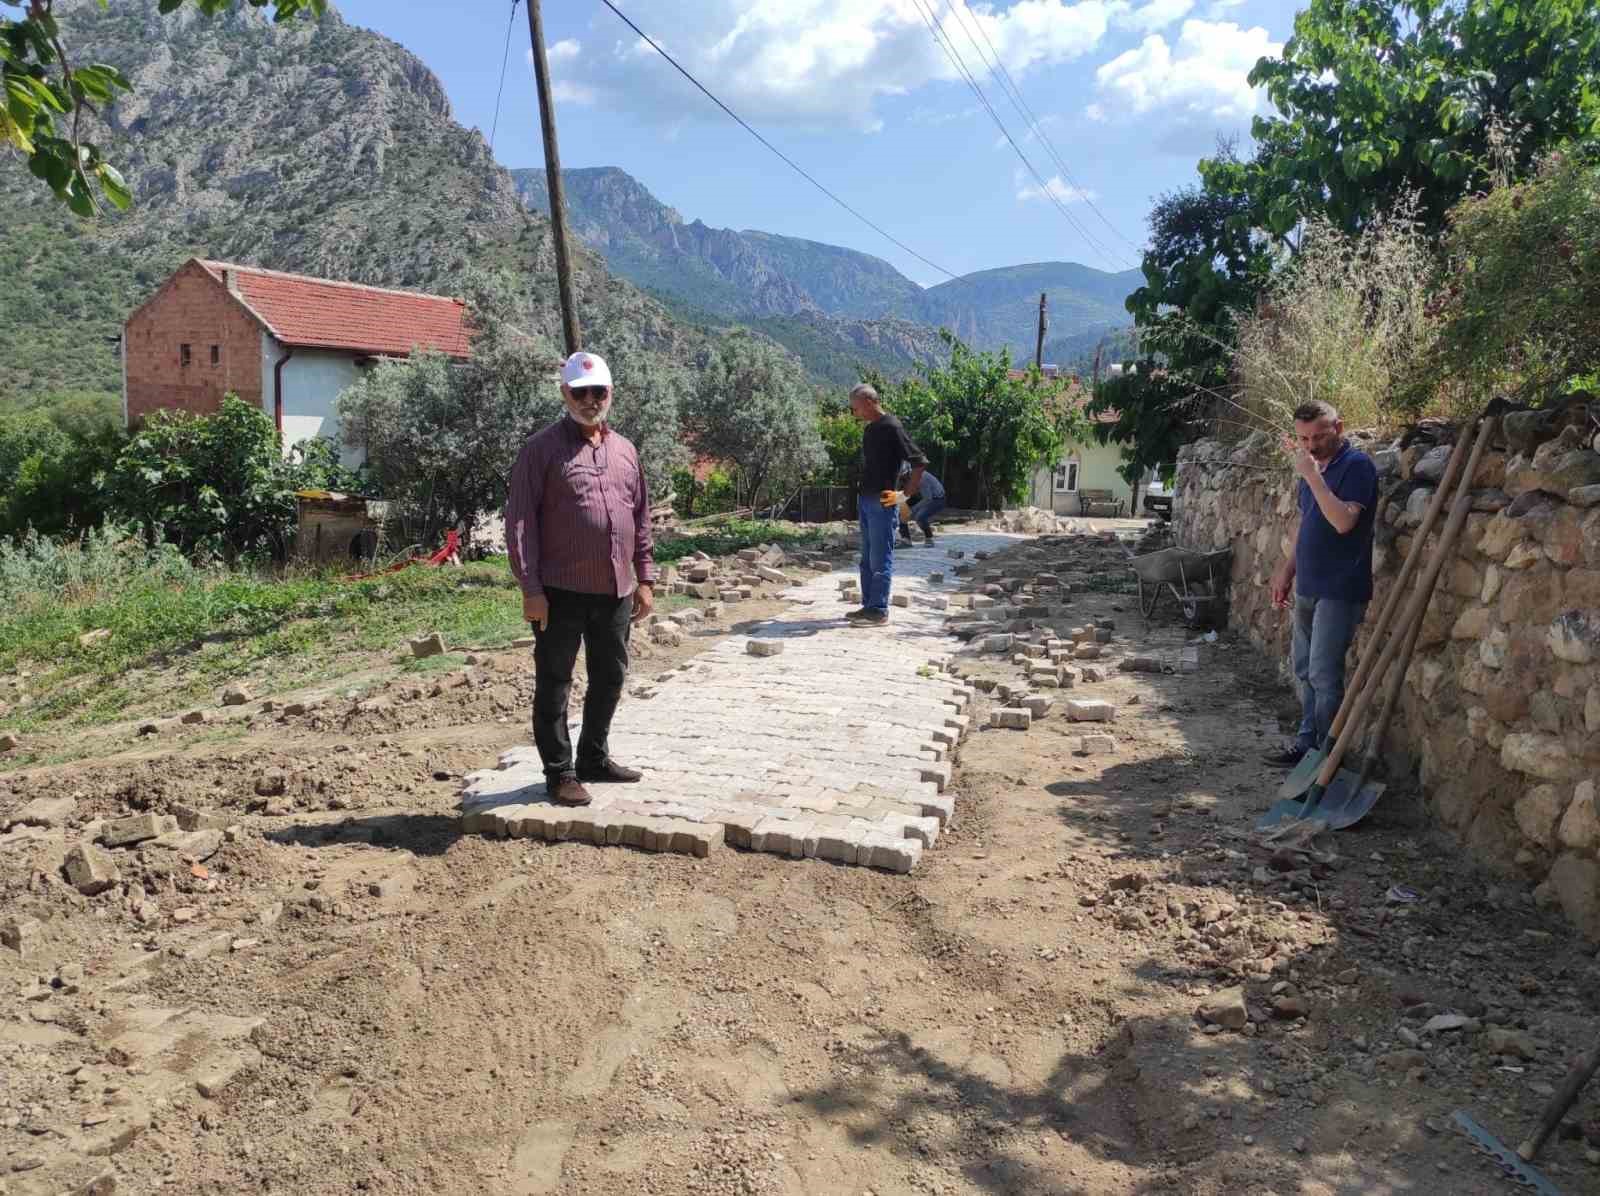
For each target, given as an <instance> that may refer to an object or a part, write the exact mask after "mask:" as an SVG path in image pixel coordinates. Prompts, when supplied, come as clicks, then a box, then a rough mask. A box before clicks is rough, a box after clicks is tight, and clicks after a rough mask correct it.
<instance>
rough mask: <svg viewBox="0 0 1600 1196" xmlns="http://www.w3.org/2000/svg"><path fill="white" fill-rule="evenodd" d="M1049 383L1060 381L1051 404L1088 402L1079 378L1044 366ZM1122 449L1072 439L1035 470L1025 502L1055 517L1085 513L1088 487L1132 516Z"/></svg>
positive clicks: (1107, 419)
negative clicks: (1123, 473) (1124, 478)
mask: <svg viewBox="0 0 1600 1196" xmlns="http://www.w3.org/2000/svg"><path fill="white" fill-rule="evenodd" d="M1040 372H1041V373H1043V374H1044V376H1045V378H1046V379H1047V380H1048V381H1052V382H1054V383H1056V385H1055V387H1054V389H1053V390H1052V391H1051V393H1050V396H1049V399H1048V402H1050V403H1053V404H1062V403H1068V404H1072V405H1074V406H1077V407H1080V408H1081V407H1082V406H1083V405H1084V404H1085V403H1087V402H1088V401H1089V392H1088V391H1086V390H1085V389H1084V388H1083V384H1082V383H1081V382H1079V380H1078V379H1077V377H1076V376H1075V375H1072V374H1068V373H1065V372H1062V371H1059V370H1057V369H1056V367H1054V366H1045V367H1044V368H1043V369H1042V370H1041V371H1040ZM1027 376H1028V374H1027V371H1025V370H1012V371H1011V378H1012V380H1013V381H1021V380H1023V379H1024V378H1026V377H1027ZM1094 418H1095V420H1096V422H1099V423H1116V421H1117V417H1116V415H1114V414H1110V413H1104V412H1103V413H1101V414H1100V415H1098V416H1095V417H1094ZM1121 469H1122V449H1121V447H1120V446H1119V445H1115V444H1101V443H1100V442H1099V441H1098V440H1090V441H1088V442H1087V443H1081V444H1080V443H1075V442H1068V443H1067V444H1064V445H1062V447H1061V454H1060V456H1059V457H1057V458H1056V460H1054V461H1045V462H1042V463H1041V464H1040V465H1039V466H1038V468H1036V469H1035V470H1034V471H1033V477H1032V478H1031V479H1029V483H1028V497H1027V500H1026V502H1027V505H1028V506H1030V507H1037V508H1039V509H1040V510H1041V511H1051V512H1053V513H1055V514H1057V515H1078V514H1081V513H1082V507H1083V495H1084V492H1085V491H1088V492H1094V491H1101V492H1105V493H1107V494H1109V496H1110V501H1111V502H1113V503H1120V504H1121V510H1122V513H1123V514H1124V515H1132V514H1134V511H1133V487H1132V486H1130V485H1128V483H1127V482H1126V481H1124V480H1123V478H1122V474H1121V473H1120V472H1119V471H1120V470H1121Z"/></svg>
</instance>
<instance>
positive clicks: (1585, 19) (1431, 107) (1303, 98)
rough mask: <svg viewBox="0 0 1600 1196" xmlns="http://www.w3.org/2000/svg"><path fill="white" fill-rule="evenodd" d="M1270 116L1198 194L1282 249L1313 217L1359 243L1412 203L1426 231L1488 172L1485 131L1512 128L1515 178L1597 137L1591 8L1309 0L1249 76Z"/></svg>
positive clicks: (1554, 0) (1209, 167)
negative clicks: (1416, 202) (1251, 149)
mask: <svg viewBox="0 0 1600 1196" xmlns="http://www.w3.org/2000/svg"><path fill="white" fill-rule="evenodd" d="M1250 82H1251V84H1252V85H1253V86H1257V87H1265V88H1266V90H1267V94H1268V95H1269V96H1270V97H1271V99H1272V102H1273V104H1274V105H1275V106H1276V107H1277V109H1278V115H1276V116H1271V117H1258V118H1257V119H1256V121H1255V123H1254V126H1253V130H1252V136H1253V137H1254V138H1255V140H1256V142H1257V144H1258V145H1259V146H1260V153H1259V154H1258V155H1257V156H1256V157H1255V159H1254V160H1253V161H1251V162H1250V163H1248V164H1246V163H1238V162H1231V163H1230V162H1214V163H1210V164H1207V163H1202V164H1201V174H1202V176H1203V177H1205V178H1206V182H1207V185H1208V187H1211V188H1213V189H1215V190H1217V191H1219V192H1221V193H1223V194H1228V195H1237V196H1242V197H1245V198H1247V199H1248V202H1249V206H1250V220H1251V223H1252V224H1253V225H1255V226H1257V227H1261V228H1265V229H1267V230H1268V231H1270V232H1271V234H1272V235H1273V236H1275V237H1279V238H1284V237H1287V236H1288V235H1289V234H1290V232H1291V231H1292V230H1293V229H1294V228H1295V227H1296V226H1297V225H1298V224H1299V223H1300V221H1302V220H1304V219H1306V218H1308V217H1312V216H1318V215H1321V216H1324V217H1326V218H1327V219H1328V220H1329V221H1331V222H1332V223H1333V224H1334V225H1335V226H1336V227H1338V228H1341V229H1343V230H1344V231H1346V232H1355V231H1358V230H1359V229H1360V228H1361V226H1362V225H1363V224H1365V223H1366V222H1367V221H1368V220H1370V219H1371V218H1372V217H1373V216H1374V215H1376V214H1377V213H1380V212H1385V211H1388V210H1390V209H1392V208H1394V207H1395V206H1396V205H1397V204H1399V203H1400V201H1401V200H1402V199H1403V198H1404V197H1405V196H1407V195H1411V194H1416V195H1418V196H1420V198H1421V208H1420V211H1419V213H1418V214H1419V217H1420V219H1421V220H1422V223H1423V225H1424V227H1425V228H1427V229H1429V230H1431V231H1438V230H1440V229H1442V228H1443V225H1444V219H1445V212H1447V211H1448V210H1449V209H1450V208H1451V207H1452V206H1453V205H1454V204H1455V203H1456V201H1457V200H1459V199H1461V198H1463V197H1464V196H1465V195H1467V194H1468V193H1469V192H1470V191H1471V190H1472V189H1474V188H1475V187H1477V186H1480V185H1482V183H1483V182H1485V181H1486V180H1487V179H1488V178H1489V176H1490V173H1491V171H1492V170H1493V163H1492V160H1491V159H1492V156H1493V155H1492V154H1491V150H1492V148H1493V141H1494V137H1495V133H1494V130H1495V126H1496V124H1497V122H1498V123H1503V124H1505V125H1509V126H1511V127H1512V128H1515V129H1517V130H1519V131H1520V134H1521V136H1520V137H1519V138H1518V140H1517V142H1516V144H1515V146H1514V147H1513V148H1512V153H1513V157H1514V161H1513V164H1512V171H1511V173H1512V174H1513V175H1514V176H1519V177H1520V176H1522V175H1525V174H1527V173H1528V172H1529V171H1530V170H1531V169H1532V166H1533V163H1534V162H1535V161H1536V160H1537V158H1538V156H1539V155H1540V154H1542V153H1544V152H1545V151H1546V150H1547V149H1549V148H1550V147H1552V146H1557V145H1561V144H1563V143H1566V142H1568V141H1572V140H1576V139H1582V138H1593V137H1596V136H1600V9H1597V7H1596V4H1595V0H1515V2H1513V0H1464V2H1463V0H1410V2H1409V3H1399V2H1397V0H1311V2H1310V3H1309V4H1308V5H1307V6H1306V8H1305V9H1304V10H1303V11H1302V12H1301V13H1300V14H1299V15H1298V16H1297V17H1296V18H1295V26H1294V36H1292V37H1291V38H1289V40H1288V41H1287V42H1286V43H1285V44H1284V47H1283V53H1282V54H1281V55H1280V56H1279V57H1277V58H1263V59H1262V60H1261V61H1260V62H1259V63H1257V64H1256V67H1255V69H1254V70H1253V71H1252V72H1251V73H1250Z"/></svg>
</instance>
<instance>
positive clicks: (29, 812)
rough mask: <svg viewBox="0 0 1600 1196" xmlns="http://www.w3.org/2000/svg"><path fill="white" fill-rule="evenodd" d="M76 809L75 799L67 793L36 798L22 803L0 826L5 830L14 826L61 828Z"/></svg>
mask: <svg viewBox="0 0 1600 1196" xmlns="http://www.w3.org/2000/svg"><path fill="white" fill-rule="evenodd" d="M77 808H78V802H77V799H76V798H74V797H73V796H72V795H71V794H68V793H63V794H61V795H59V796H57V797H36V798H34V799H33V800H32V801H29V802H26V803H24V805H23V806H22V808H21V809H20V810H18V811H17V812H16V813H15V814H13V815H11V816H10V817H9V818H7V819H5V821H4V822H3V823H0V826H3V827H4V828H5V829H6V830H10V829H11V828H12V827H14V826H43V827H53V826H61V825H63V824H64V823H65V822H66V821H67V819H69V818H71V817H72V815H73V812H74V811H75V810H76V809H77Z"/></svg>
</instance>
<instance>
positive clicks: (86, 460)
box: [0, 395, 124, 537]
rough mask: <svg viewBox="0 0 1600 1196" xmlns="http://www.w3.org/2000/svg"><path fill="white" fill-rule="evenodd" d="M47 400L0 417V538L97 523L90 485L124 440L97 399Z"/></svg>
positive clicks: (100, 501)
mask: <svg viewBox="0 0 1600 1196" xmlns="http://www.w3.org/2000/svg"><path fill="white" fill-rule="evenodd" d="M55 398H57V396H50V397H49V398H47V399H44V400H41V401H39V402H38V403H37V404H35V405H33V406H31V407H29V408H27V409H20V408H19V409H14V410H13V411H12V412H10V413H8V414H3V415H0V537H6V536H15V535H19V534H21V533H23V532H25V531H27V530H29V529H30V528H31V529H33V530H36V531H40V532H44V533H47V534H50V535H71V534H74V533H77V532H80V531H82V530H83V529H85V528H88V527H93V526H94V525H96V524H98V523H99V522H100V520H101V519H102V518H103V517H104V515H105V505H106V503H105V495H104V493H103V492H102V491H101V490H100V488H99V487H98V486H97V485H96V484H95V479H96V477H97V476H98V475H100V474H101V473H103V472H104V471H105V470H106V469H108V468H109V467H110V465H111V463H112V462H113V461H115V460H116V457H117V454H118V452H119V451H120V450H121V448H122V445H123V442H124V437H123V434H122V430H121V428H120V427H119V426H118V424H117V423H116V422H115V421H114V420H113V418H112V417H111V416H110V414H109V412H108V410H107V409H106V408H105V406H104V404H103V403H102V402H101V401H100V396H98V395H65V396H59V399H60V401H59V402H52V401H51V400H54V399H55Z"/></svg>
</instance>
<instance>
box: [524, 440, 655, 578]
mask: <svg viewBox="0 0 1600 1196" xmlns="http://www.w3.org/2000/svg"><path fill="white" fill-rule="evenodd" d="M506 548H507V550H508V551H509V553H510V555H511V571H512V573H514V574H515V575H516V578H517V580H518V581H519V582H520V583H521V584H522V592H523V593H524V594H530V595H531V594H542V593H543V592H544V589H545V587H546V586H551V587H553V588H555V589H560V590H575V591H577V592H578V593H581V594H615V595H616V596H617V597H619V598H622V597H626V596H627V595H629V594H631V593H633V591H634V587H635V585H637V584H638V583H642V582H652V583H653V582H654V581H655V580H656V563H655V557H654V556H653V555H652V549H653V546H652V543H651V539H650V496H649V492H648V491H647V490H646V489H645V484H644V470H643V469H642V468H641V467H640V465H639V454H638V452H637V451H635V449H634V447H633V445H632V444H630V443H629V442H628V439H627V437H625V436H622V435H620V434H619V433H617V432H613V431H611V430H610V429H609V428H605V429H604V430H603V431H602V433H601V436H600V440H599V442H598V443H596V444H591V443H590V442H589V439H588V437H587V436H585V434H584V432H583V430H582V429H581V428H580V427H579V426H578V424H577V423H576V422H575V421H573V420H572V419H571V418H570V417H568V416H565V415H563V416H562V417H561V418H560V419H558V420H557V421H556V422H555V423H553V424H551V425H550V426H549V427H548V428H545V429H544V430H543V431H542V432H536V433H534V434H533V435H532V436H530V437H528V442H527V443H526V444H524V445H523V446H522V452H521V454H519V455H518V457H517V464H516V468H515V469H513V470H512V472H511V493H510V495H509V496H508V498H507V501H506Z"/></svg>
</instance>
